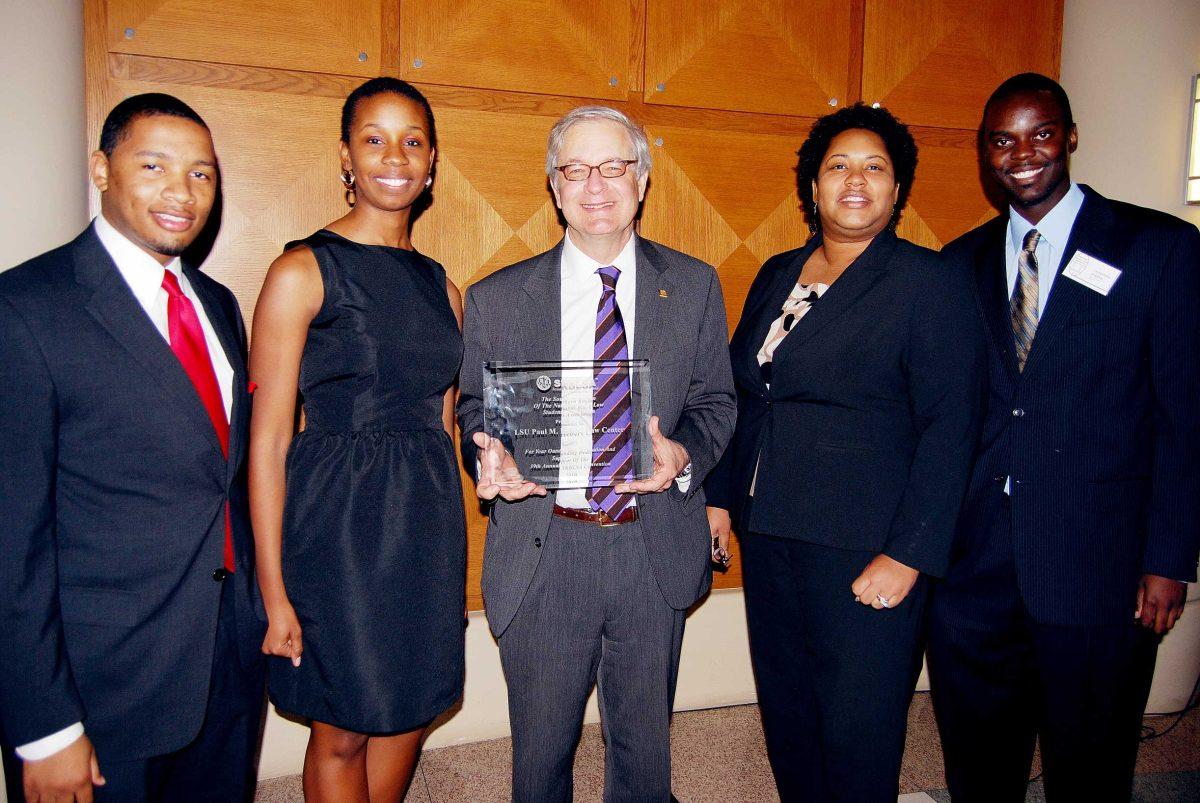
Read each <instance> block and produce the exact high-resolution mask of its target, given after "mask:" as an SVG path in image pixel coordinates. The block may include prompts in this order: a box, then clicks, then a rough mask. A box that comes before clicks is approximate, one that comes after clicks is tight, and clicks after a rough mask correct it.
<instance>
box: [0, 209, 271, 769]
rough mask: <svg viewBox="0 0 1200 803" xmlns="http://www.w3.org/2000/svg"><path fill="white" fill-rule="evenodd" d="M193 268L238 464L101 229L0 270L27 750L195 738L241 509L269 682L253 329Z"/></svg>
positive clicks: (137, 749) (21, 721)
mask: <svg viewBox="0 0 1200 803" xmlns="http://www.w3.org/2000/svg"><path fill="white" fill-rule="evenodd" d="M184 271H185V273H186V275H187V277H188V280H189V281H190V282H191V284H192V286H193V287H194V288H195V290H196V294H197V295H198V296H199V298H200V299H201V300H202V302H203V305H204V309H205V312H206V313H207V316H208V319H209V321H210V322H211V323H212V326H213V329H214V330H215V331H216V333H217V335H218V337H219V338H220V340H221V343H222V345H223V346H224V349H225V354H226V356H227V357H228V359H229V363H230V365H232V366H233V370H234V378H233V391H234V399H233V412H232V416H231V419H232V420H231V424H230V435H229V459H228V460H226V459H225V457H224V456H223V455H222V452H221V447H220V443H219V442H218V440H217V436H216V433H215V431H214V430H213V426H212V422H211V421H210V420H209V418H208V415H207V413H206V412H205V410H204V406H203V405H202V404H201V402H200V399H199V397H198V395H197V394H196V391H195V389H194V387H193V386H192V384H191V381H190V380H189V379H188V376H187V374H186V373H185V372H184V370H183V367H182V366H181V365H180V363H179V361H178V359H176V357H175V355H174V353H173V352H172V351H171V348H170V346H169V345H168V344H167V342H166V341H165V340H164V339H163V337H162V336H161V335H160V334H159V332H158V330H157V329H156V328H155V327H154V324H153V323H152V322H151V320H150V319H149V317H148V316H147V315H146V314H145V312H144V310H143V309H142V308H141V306H140V305H139V304H138V302H137V300H136V299H135V298H134V296H133V293H132V291H131V290H130V289H129V287H128V285H126V284H125V282H124V280H123V279H122V278H121V275H120V273H119V272H118V271H117V267H116V265H115V264H113V262H112V259H111V258H110V257H109V255H108V252H107V251H105V249H104V247H103V246H102V245H101V243H100V240H99V239H98V238H97V237H96V234H95V232H94V230H93V229H92V228H91V227H89V228H88V229H87V230H86V231H85V232H84V233H83V234H81V235H80V236H79V237H78V238H76V239H75V240H74V241H73V242H71V243H68V244H67V245H65V246H62V247H61V248H58V249H55V250H53V251H50V252H48V253H46V254H43V255H41V256H39V257H36V258H35V259H32V260H30V261H29V262H26V263H25V264H23V265H21V266H19V267H16V268H13V269H12V270H10V271H7V272H5V273H3V274H0V498H2V499H3V506H4V518H3V524H2V525H0V643H2V644H3V649H2V650H0V723H2V724H3V730H4V734H5V737H6V739H7V741H9V742H10V743H11V744H14V745H21V744H24V743H27V742H30V741H33V740H36V739H39V738H41V737H43V736H47V735H49V734H51V733H54V732H56V731H58V730H60V729H62V728H64V727H66V726H68V725H70V724H71V723H72V722H77V721H80V720H82V721H83V723H84V727H85V728H86V730H87V733H88V735H89V737H90V738H91V740H92V742H93V743H94V744H95V746H96V749H97V752H98V753H99V755H100V757H101V762H102V763H103V762H104V761H105V760H110V761H111V760H128V759H135V758H144V757H147V756H151V755H157V754H162V753H167V752H171V751H173V750H175V749H178V748H180V747H182V746H184V745H185V744H187V743H188V742H190V741H191V740H192V739H193V738H194V737H195V735H196V734H197V733H198V732H199V729H200V725H201V722H202V720H203V717H204V712H205V705H206V703H207V697H208V686H209V679H210V677H211V674H212V660H213V649H214V644H215V634H216V627H217V611H218V606H219V602H220V598H221V583H218V582H214V576H213V575H214V570H216V569H218V568H219V567H221V566H222V564H223V553H224V540H225V515H224V511H225V504H226V501H228V502H229V503H230V512H231V518H232V525H233V536H234V544H235V549H236V558H237V572H236V573H235V574H234V576H233V577H231V578H230V579H229V580H227V581H226V582H234V583H236V584H237V586H236V600H237V605H236V615H237V623H238V637H239V656H240V659H241V661H242V663H243V665H244V667H245V668H246V670H247V671H259V668H260V665H261V655H260V654H259V648H260V646H261V642H262V635H263V630H264V625H263V621H264V618H263V617H262V616H261V615H260V612H261V602H259V601H258V600H257V593H258V592H257V588H256V587H255V582H254V563H253V557H254V549H253V539H252V537H251V533H250V526H249V517H248V514H247V507H246V501H247V500H246V484H245V451H246V436H247V432H248V422H249V417H250V397H249V394H248V392H247V381H246V365H245V359H244V354H245V345H246V338H245V330H244V328H243V324H242V319H241V315H240V313H239V311H238V307H237V302H236V301H235V300H234V298H233V295H232V294H231V293H230V292H229V291H228V290H227V289H226V288H225V287H223V286H222V285H220V284H218V283H217V282H215V281H213V280H212V279H210V278H208V277H207V276H205V275H204V274H202V273H199V272H198V271H196V270H194V269H192V268H190V267H186V266H185V268H184Z"/></svg>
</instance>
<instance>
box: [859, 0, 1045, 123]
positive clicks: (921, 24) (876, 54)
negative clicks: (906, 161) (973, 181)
mask: <svg viewBox="0 0 1200 803" xmlns="http://www.w3.org/2000/svg"><path fill="white" fill-rule="evenodd" d="M1061 42H1062V3H1061V2H1039V0H1020V1H1019V2H1010V3H980V2H977V1H976V0H920V2H903V3H899V2H895V0H867V13H866V24H865V31H864V36H863V72H862V97H863V100H865V101H866V102H868V103H881V104H883V105H884V106H887V107H888V109H889V110H891V111H892V113H893V114H895V115H896V116H897V117H899V118H900V119H902V120H904V121H905V122H906V123H908V124H909V125H928V126H944V127H946V128H962V129H975V128H977V127H978V126H979V118H980V113H981V111H982V110H983V104H984V102H985V101H987V98H988V95H990V94H991V92H992V90H993V89H995V88H996V86H997V85H998V84H999V83H1000V82H1001V81H1003V80H1004V79H1005V78H1007V77H1008V76H1010V75H1012V74H1014V73H1017V72H1025V71H1034V72H1041V73H1045V74H1046V75H1050V76H1057V75H1058V62H1059V51H1060V47H1061Z"/></svg>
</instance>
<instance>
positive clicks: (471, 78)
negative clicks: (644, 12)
mask: <svg viewBox="0 0 1200 803" xmlns="http://www.w3.org/2000/svg"><path fill="white" fill-rule="evenodd" d="M400 9H401V10H400V15H401V16H400V65H401V75H403V76H404V77H405V78H406V79H408V80H410V81H424V82H428V83H434V84H451V85H456V86H469V87H483V88H487V89H514V90H520V91H522V92H541V93H544V94H549V95H576V96H581V97H593V98H609V99H614V100H615V99H624V98H625V97H626V95H627V94H628V92H629V89H630V86H629V84H630V79H631V74H630V72H631V71H630V68H629V62H630V49H631V46H632V45H633V43H634V41H635V38H636V35H637V34H638V33H639V32H638V31H637V29H636V28H635V25H634V22H635V20H634V18H633V17H632V16H631V15H630V5H629V0H589V2H575V1H574V0H506V2H503V3H497V2H492V0H425V2H421V3H402V4H401V7H400Z"/></svg>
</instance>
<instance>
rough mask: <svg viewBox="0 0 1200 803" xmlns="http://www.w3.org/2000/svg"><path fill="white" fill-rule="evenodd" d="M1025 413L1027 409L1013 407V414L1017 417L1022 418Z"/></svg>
mask: <svg viewBox="0 0 1200 803" xmlns="http://www.w3.org/2000/svg"><path fill="white" fill-rule="evenodd" d="M1023 415H1025V411H1024V410H1022V409H1021V408H1020V407H1017V408H1015V409H1013V416H1014V417H1015V418H1020V417H1021V416H1023Z"/></svg>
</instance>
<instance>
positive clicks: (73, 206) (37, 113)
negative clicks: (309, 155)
mask: <svg viewBox="0 0 1200 803" xmlns="http://www.w3.org/2000/svg"><path fill="white" fill-rule="evenodd" d="M0 76H3V78H2V79H0V98H2V99H3V100H2V101H0V176H3V177H4V180H3V181H2V182H0V270H4V269H6V268H11V267H13V266H14V265H16V264H19V263H20V262H23V261H25V260H26V259H29V258H30V257H32V256H36V255H37V254H40V253H41V252H43V251H46V250H48V249H49V248H51V247H53V246H56V245H59V244H61V243H64V242H66V241H67V240H69V239H71V238H72V237H74V236H75V235H76V234H78V233H79V231H80V229H82V228H83V226H84V224H86V223H87V221H88V215H87V177H86V175H85V173H86V169H87V144H86V142H85V141H84V119H83V3H82V0H3V2H0ZM2 778H3V773H2V772H0V779H2ZM5 800H7V797H6V796H5V794H4V789H3V784H2V783H0V803H4V801H5Z"/></svg>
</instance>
